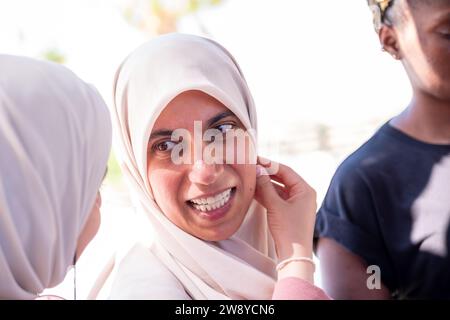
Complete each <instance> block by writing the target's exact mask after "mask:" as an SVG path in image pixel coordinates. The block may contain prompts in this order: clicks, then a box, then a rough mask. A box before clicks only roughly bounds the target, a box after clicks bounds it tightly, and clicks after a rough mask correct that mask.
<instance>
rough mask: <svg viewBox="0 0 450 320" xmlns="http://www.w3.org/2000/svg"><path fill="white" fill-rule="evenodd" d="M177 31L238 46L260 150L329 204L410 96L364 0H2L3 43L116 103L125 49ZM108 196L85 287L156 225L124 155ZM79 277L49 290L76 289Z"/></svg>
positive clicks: (86, 264) (114, 168) (80, 269)
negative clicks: (334, 183) (128, 178)
mask: <svg viewBox="0 0 450 320" xmlns="http://www.w3.org/2000/svg"><path fill="white" fill-rule="evenodd" d="M175 31H177V32H184V33H191V34H198V35H202V36H206V37H210V38H212V39H215V40H216V41H218V42H219V43H221V44H222V45H224V46H225V47H226V48H227V49H228V50H229V51H230V52H231V53H232V54H233V55H234V56H235V58H236V59H237V61H238V62H239V64H240V66H241V68H242V70H243V72H244V74H245V76H246V78H247V82H248V83H249V86H250V89H251V91H252V93H253V96H254V99H255V102H256V105H257V111H258V121H259V131H258V134H259V138H260V140H259V143H260V154H261V155H263V156H265V157H268V158H271V159H273V160H277V161H280V162H284V163H286V164H288V165H290V166H291V167H293V168H294V169H295V170H296V171H297V172H299V173H300V174H301V175H302V176H303V177H304V178H305V179H306V180H307V181H308V182H309V183H310V184H311V185H312V186H313V187H314V188H315V189H316V190H317V194H318V204H319V205H320V203H321V201H322V199H323V197H324V195H325V193H326V190H327V188H328V184H329V182H330V180H331V178H332V175H333V173H334V171H335V170H336V168H337V166H338V165H339V163H340V162H341V161H342V160H343V159H344V158H345V157H346V156H348V155H349V154H350V153H351V152H352V151H354V150H355V149H356V148H357V147H358V146H359V145H361V144H362V143H363V142H364V141H366V140H367V139H368V138H369V137H370V136H371V135H372V134H373V133H374V132H375V130H376V129H377V128H379V127H380V126H381V125H382V124H384V123H385V122H386V121H388V120H389V119H390V118H391V117H393V116H394V115H396V114H397V113H398V112H400V111H401V110H402V109H403V108H404V107H405V106H406V105H407V103H408V102H409V101H408V98H409V96H410V92H411V91H410V87H409V85H408V81H407V78H406V76H405V75H404V74H403V71H402V70H403V69H402V68H401V65H400V63H399V62H397V61H394V60H393V59H392V58H391V57H390V56H389V55H387V54H386V53H383V52H381V48H380V45H379V43H378V39H377V36H376V34H375V32H374V30H373V26H372V17H371V14H370V10H369V9H368V7H367V5H366V1H365V0H360V1H335V0H315V1H298V0H39V1H36V0H0V52H1V53H9V54H17V55H25V56H31V57H35V58H40V59H46V60H51V61H54V62H57V63H61V64H64V65H66V66H67V67H69V68H70V69H72V70H73V71H74V72H75V73H76V74H78V75H79V76H80V77H81V78H82V79H84V80H85V81H87V82H90V83H92V84H94V85H95V86H96V87H97V88H98V90H99V91H100V93H101V94H102V96H103V97H104V99H105V101H106V102H107V103H108V104H110V103H111V101H112V99H111V98H112V82H113V77H114V73H115V71H116V68H117V67H118V66H119V64H120V63H121V62H122V60H123V59H125V57H126V56H127V55H128V54H129V53H130V52H131V51H132V50H134V49H135V48H136V47H137V46H139V45H140V44H142V43H143V42H145V41H146V40H148V39H151V38H152V37H155V36H157V35H159V34H163V33H169V32H175ZM187 54H188V53H187ZM0 72H1V70H0ZM102 196H103V205H102V219H103V221H102V226H101V228H100V231H99V233H98V235H97V237H96V238H95V239H94V240H93V242H92V243H91V244H90V245H89V247H88V248H87V249H86V251H85V253H84V254H83V256H82V257H81V259H80V260H79V263H77V280H76V283H77V299H86V298H87V297H88V295H89V291H90V289H91V286H92V283H93V282H94V281H95V280H96V279H97V276H98V273H99V272H100V271H101V270H102V268H103V267H104V266H105V264H106V262H107V261H108V259H109V258H110V257H111V255H112V254H113V253H114V252H115V251H116V250H117V249H118V248H119V247H121V246H123V243H125V242H126V241H125V240H124V239H130V238H132V237H133V236H134V234H136V233H137V230H138V229H139V230H140V232H144V233H145V232H146V231H147V230H148V229H146V225H145V221H144V220H141V217H137V216H136V214H135V213H134V211H133V210H132V208H131V206H130V200H129V197H128V194H127V188H126V186H125V185H124V184H123V181H122V179H121V175H120V170H119V167H118V165H117V162H116V161H115V158H114V155H111V157H110V160H109V171H108V176H107V178H106V180H105V182H104V185H103V186H102ZM147 232H148V231H147ZM73 277H74V272H73V270H71V272H69V273H68V276H67V278H66V280H65V281H64V282H63V283H62V284H61V285H60V286H58V287H57V288H53V289H50V290H48V291H49V293H56V294H60V295H62V296H63V297H65V298H67V299H72V298H73V295H74V293H73V291H74V290H73ZM316 283H317V284H318V285H319V286H320V285H321V281H320V272H316ZM99 297H100V298H102V297H106V296H102V295H100V296H99Z"/></svg>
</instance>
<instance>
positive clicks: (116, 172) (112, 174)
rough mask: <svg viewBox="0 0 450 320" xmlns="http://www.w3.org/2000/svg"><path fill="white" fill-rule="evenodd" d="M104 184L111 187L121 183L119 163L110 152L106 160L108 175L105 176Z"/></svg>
mask: <svg viewBox="0 0 450 320" xmlns="http://www.w3.org/2000/svg"><path fill="white" fill-rule="evenodd" d="M105 182H106V183H108V184H112V185H118V184H121V183H122V172H121V171H120V166H119V163H118V162H117V159H116V157H115V156H114V153H112V152H111V154H110V155H109V159H108V174H107V175H106V178H105Z"/></svg>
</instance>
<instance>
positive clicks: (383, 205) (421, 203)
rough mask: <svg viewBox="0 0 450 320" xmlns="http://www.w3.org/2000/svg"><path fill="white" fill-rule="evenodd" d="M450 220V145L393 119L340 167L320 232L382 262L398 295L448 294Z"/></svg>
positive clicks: (386, 281) (387, 279)
mask: <svg viewBox="0 0 450 320" xmlns="http://www.w3.org/2000/svg"><path fill="white" fill-rule="evenodd" d="M449 223H450V145H433V144H427V143H423V142H420V141H418V140H415V139H413V138H412V137H410V136H408V135H406V134H404V133H402V132H401V131H399V130H397V129H395V128H394V127H392V126H391V125H389V124H388V123H386V124H385V125H383V126H382V127H381V128H380V129H379V130H378V131H377V132H376V133H375V135H374V136H373V137H372V138H370V139H369V140H368V141H367V142H366V143H365V144H364V145H362V146H361V147H360V148H359V149H358V150H357V151H355V152H354V153H353V154H352V155H350V156H349V157H348V158H347V159H346V160H345V161H344V162H343V163H342V164H341V165H340V166H339V168H338V169H337V171H336V173H335V175H334V177H333V179H332V181H331V185H330V187H329V189H328V192H327V195H326V197H325V199H324V202H323V204H322V206H321V208H320V209H319V212H318V214H317V221H316V228H315V237H316V238H317V237H326V238H331V239H333V240H335V241H336V242H338V243H339V244H341V245H342V246H344V247H345V248H347V249H348V250H350V251H351V252H353V253H355V254H356V255H358V256H360V257H361V258H363V259H364V260H365V261H366V263H367V264H368V265H377V266H378V267H380V271H381V279H382V282H383V283H384V284H385V285H386V286H387V287H388V288H389V289H390V291H391V293H392V294H393V296H394V297H397V298H414V299H415V298H429V299H435V298H444V299H449V298H450V258H449V250H450V231H449V230H450V226H449ZM368 276H369V275H368Z"/></svg>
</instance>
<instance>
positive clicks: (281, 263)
mask: <svg viewBox="0 0 450 320" xmlns="http://www.w3.org/2000/svg"><path fill="white" fill-rule="evenodd" d="M294 261H305V262H309V263H311V264H312V266H313V272H314V271H316V264H315V262H314V260H313V259H311V258H308V257H294V258H289V259H285V260H283V261H281V262H280V263H278V264H277V267H276V270H277V271H280V270H281V269H282V268H284V267H285V266H286V265H287V264H289V263H291V262H294Z"/></svg>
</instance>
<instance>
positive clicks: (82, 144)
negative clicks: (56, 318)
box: [0, 55, 111, 299]
mask: <svg viewBox="0 0 450 320" xmlns="http://www.w3.org/2000/svg"><path fill="white" fill-rule="evenodd" d="M0 70H1V72H0V299H33V298H35V297H36V295H37V294H38V293H40V292H42V291H43V290H44V289H45V288H48V287H53V286H55V285H57V284H58V283H60V282H61V281H62V280H63V279H64V276H65V274H66V271H67V269H68V267H69V266H70V265H71V264H72V262H73V260H74V255H75V251H76V246H77V241H78V237H79V235H80V233H81V231H82V230H83V227H84V224H85V222H86V221H87V218H88V215H89V213H90V212H91V209H92V207H93V205H94V202H95V198H96V194H97V191H98V189H99V187H100V184H101V181H102V178H103V175H104V173H105V168H106V162H107V159H108V155H109V150H110V146H111V121H110V118H109V113H108V109H107V107H106V105H105V103H104V102H103V100H102V98H101V97H100V95H99V94H98V93H97V91H96V90H95V89H94V88H93V87H91V86H89V85H87V84H86V83H84V82H83V81H81V80H80V79H79V78H78V77H76V76H75V75H74V74H73V73H72V72H70V71H69V70H68V69H66V68H65V67H63V66H60V65H57V64H54V63H49V62H41V61H36V60H33V59H29V58H24V57H15V56H8V55H0Z"/></svg>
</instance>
